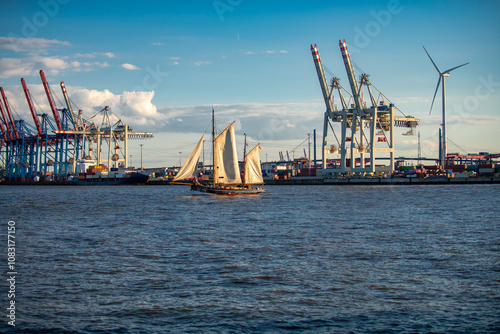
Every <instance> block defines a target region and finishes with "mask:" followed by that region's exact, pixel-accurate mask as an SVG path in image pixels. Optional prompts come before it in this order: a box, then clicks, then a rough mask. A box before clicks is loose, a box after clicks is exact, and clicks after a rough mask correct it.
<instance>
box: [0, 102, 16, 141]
mask: <svg viewBox="0 0 500 334" xmlns="http://www.w3.org/2000/svg"><path fill="white" fill-rule="evenodd" d="M0 112H1V114H2V120H0V125H1V124H2V121H3V123H4V124H5V126H6V127H7V134H8V135H9V137H8V138H9V139H10V140H13V139H14V138H13V137H12V132H11V131H10V126H9V123H8V120H7V117H5V112H4V111H3V107H2V102H0ZM2 132H3V133H4V135H5V131H4V129H3V126H2ZM5 141H7V139H5Z"/></svg>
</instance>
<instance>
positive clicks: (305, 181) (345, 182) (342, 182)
mask: <svg viewBox="0 0 500 334" xmlns="http://www.w3.org/2000/svg"><path fill="white" fill-rule="evenodd" d="M429 184H430V185H432V184H435V185H437V184H500V177H474V178H472V177H471V178H448V177H445V178H443V177H441V178H345V179H341V178H338V179H335V178H332V179H323V178H290V179H286V180H280V179H276V180H267V181H266V185H337V186H355V185H360V186H376V185H377V186H378V185H429Z"/></svg>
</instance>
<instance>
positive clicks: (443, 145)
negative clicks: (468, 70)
mask: <svg viewBox="0 0 500 334" xmlns="http://www.w3.org/2000/svg"><path fill="white" fill-rule="evenodd" d="M423 48H424V50H425V53H427V56H429V59H430V60H431V61H432V64H433V65H434V67H435V68H436V71H438V73H439V78H438V82H437V86H436V91H435V92H434V97H433V98H432V103H431V109H430V110H429V115H430V114H431V111H432V106H433V105H434V100H435V99H436V94H437V91H438V89H439V85H440V84H441V81H442V82H443V98H442V100H443V124H441V126H442V128H443V136H442V142H441V143H439V144H440V145H441V165H442V166H444V164H445V160H446V90H445V85H444V78H446V77H449V76H450V72H451V71H453V70H456V69H457V68H459V67H462V66H465V65H467V64H468V62H467V63H465V64H462V65H458V66H456V67H453V68H450V69H449V70H446V71H444V72H441V71H440V70H439V68H438V67H437V65H436V63H435V62H434V60H432V58H431V55H430V54H429V52H427V50H426V49H425V46H424V47H423Z"/></svg>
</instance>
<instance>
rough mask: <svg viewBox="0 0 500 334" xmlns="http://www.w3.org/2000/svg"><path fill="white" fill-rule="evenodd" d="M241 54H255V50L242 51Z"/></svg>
mask: <svg viewBox="0 0 500 334" xmlns="http://www.w3.org/2000/svg"><path fill="white" fill-rule="evenodd" d="M241 54H242V55H253V54H255V52H253V51H242V52H241Z"/></svg>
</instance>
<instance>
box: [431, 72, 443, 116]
mask: <svg viewBox="0 0 500 334" xmlns="http://www.w3.org/2000/svg"><path fill="white" fill-rule="evenodd" d="M440 84H441V76H439V79H438V84H437V86H436V91H435V92H434V97H433V98H432V103H431V109H430V110H429V115H430V114H431V111H432V106H434V100H435V99H436V94H437V92H438V89H439V85H440Z"/></svg>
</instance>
